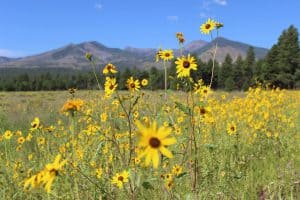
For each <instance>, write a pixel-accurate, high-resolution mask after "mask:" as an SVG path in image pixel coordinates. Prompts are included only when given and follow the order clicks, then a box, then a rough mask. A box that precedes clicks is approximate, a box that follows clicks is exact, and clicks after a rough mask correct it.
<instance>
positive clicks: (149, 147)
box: [136, 121, 177, 168]
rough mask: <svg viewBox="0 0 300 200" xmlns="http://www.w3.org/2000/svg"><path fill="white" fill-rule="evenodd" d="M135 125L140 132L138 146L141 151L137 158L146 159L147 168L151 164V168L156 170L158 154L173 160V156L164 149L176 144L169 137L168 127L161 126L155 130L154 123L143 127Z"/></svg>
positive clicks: (138, 123) (169, 130)
mask: <svg viewBox="0 0 300 200" xmlns="http://www.w3.org/2000/svg"><path fill="white" fill-rule="evenodd" d="M136 125H137V127H138V129H139V132H140V141H139V144H138V146H139V147H140V148H141V149H142V151H141V153H140V155H139V158H142V157H144V156H145V157H146V159H145V164H146V166H149V165H150V163H151V162H152V163H153V167H154V168H157V167H158V164H159V154H160V153H162V154H163V155H165V156H166V157H168V158H173V154H172V153H171V152H170V151H169V150H168V149H167V148H166V147H167V146H169V145H172V144H175V143H176V142H177V141H176V139H175V138H174V137H169V135H170V134H171V131H172V129H171V128H170V127H164V126H162V127H160V128H157V123H156V122H154V123H153V124H152V125H150V126H144V125H142V124H141V123H140V122H139V121H137V123H136Z"/></svg>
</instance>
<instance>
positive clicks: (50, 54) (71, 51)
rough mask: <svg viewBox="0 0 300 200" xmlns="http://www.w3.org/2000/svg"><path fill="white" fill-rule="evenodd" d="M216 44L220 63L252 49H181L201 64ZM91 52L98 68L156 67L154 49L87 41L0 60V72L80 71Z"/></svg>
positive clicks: (260, 51)
mask: <svg viewBox="0 0 300 200" xmlns="http://www.w3.org/2000/svg"><path fill="white" fill-rule="evenodd" d="M215 42H218V53H217V56H216V59H217V61H218V62H222V61H223V60H224V58H225V56H226V54H227V53H229V54H230V55H231V56H232V57H233V60H235V59H236V58H237V56H238V55H241V56H243V57H245V55H246V52H247V50H248V48H249V47H250V46H251V45H248V44H245V43H241V42H236V41H231V40H228V39H225V38H217V39H216V40H214V41H212V42H206V41H202V40H197V41H192V42H190V43H188V44H187V45H185V46H184V52H185V53H191V54H195V55H197V56H199V57H200V58H201V59H203V60H204V61H207V60H208V59H210V58H211V57H210V53H209V52H210V51H212V49H213V47H214V44H215ZM267 51H268V50H267V49H264V48H259V47H254V52H255V54H256V57H257V58H263V57H264V56H265V55H266V53H267ZM86 52H90V53H92V54H93V55H94V57H95V58H97V63H98V64H99V65H100V66H101V65H102V66H103V65H105V64H106V63H108V62H111V63H113V64H115V65H117V66H119V67H122V68H125V67H129V68H132V67H137V68H147V67H149V66H159V65H160V64H157V63H155V54H156V52H157V49H153V48H134V47H126V48H124V49H119V48H111V47H107V46H105V45H103V44H101V43H99V42H96V41H90V42H83V43H80V44H69V45H67V46H64V47H61V48H58V49H54V50H50V51H47V52H44V53H41V54H38V55H33V56H28V57H24V58H18V59H13V58H6V57H0V68H71V69H83V68H86V67H89V64H88V62H87V61H86V59H85V57H84V55H85V53H86ZM174 52H175V55H178V54H179V50H178V49H174Z"/></svg>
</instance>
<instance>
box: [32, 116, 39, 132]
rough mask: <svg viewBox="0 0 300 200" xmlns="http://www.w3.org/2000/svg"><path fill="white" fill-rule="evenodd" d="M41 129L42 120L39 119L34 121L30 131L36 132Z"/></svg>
mask: <svg viewBox="0 0 300 200" xmlns="http://www.w3.org/2000/svg"><path fill="white" fill-rule="evenodd" d="M39 127H40V119H39V118H38V117H36V118H34V120H33V121H32V122H31V128H30V130H31V131H33V130H36V129H38V128H39Z"/></svg>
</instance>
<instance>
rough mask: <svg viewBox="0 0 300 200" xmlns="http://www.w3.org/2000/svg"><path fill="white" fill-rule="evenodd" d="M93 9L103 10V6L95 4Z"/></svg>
mask: <svg viewBox="0 0 300 200" xmlns="http://www.w3.org/2000/svg"><path fill="white" fill-rule="evenodd" d="M95 8H96V9H97V10H101V9H103V5H102V4H101V3H96V5H95Z"/></svg>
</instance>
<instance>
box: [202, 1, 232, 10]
mask: <svg viewBox="0 0 300 200" xmlns="http://www.w3.org/2000/svg"><path fill="white" fill-rule="evenodd" d="M212 4H217V5H219V6H226V5H227V0H204V1H203V2H202V9H204V10H210V7H211V5H212Z"/></svg>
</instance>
